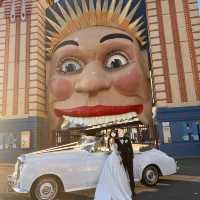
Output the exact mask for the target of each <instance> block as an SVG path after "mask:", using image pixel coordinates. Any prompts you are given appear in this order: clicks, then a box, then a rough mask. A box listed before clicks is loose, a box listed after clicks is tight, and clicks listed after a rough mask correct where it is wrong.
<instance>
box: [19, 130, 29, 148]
mask: <svg viewBox="0 0 200 200" xmlns="http://www.w3.org/2000/svg"><path fill="white" fill-rule="evenodd" d="M30 147H31V132H30V131H22V132H21V149H29V148H30Z"/></svg>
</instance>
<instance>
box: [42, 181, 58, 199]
mask: <svg viewBox="0 0 200 200" xmlns="http://www.w3.org/2000/svg"><path fill="white" fill-rule="evenodd" d="M56 192H57V188H56V186H55V185H53V184H52V183H44V184H42V185H41V186H40V190H39V196H40V198H41V199H43V200H47V199H48V200H49V199H53V197H54V196H55V194H56Z"/></svg>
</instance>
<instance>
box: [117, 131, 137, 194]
mask: <svg viewBox="0 0 200 200" xmlns="http://www.w3.org/2000/svg"><path fill="white" fill-rule="evenodd" d="M115 141H116V143H117V145H118V151H119V152H120V155H121V158H122V163H123V165H124V168H125V170H126V172H128V176H129V179H130V187H131V192H132V198H133V197H134V196H135V191H134V190H135V182H134V176H133V157H134V153H133V148H132V144H131V140H130V138H129V137H128V135H127V133H126V134H124V136H123V137H119V138H116V140H115Z"/></svg>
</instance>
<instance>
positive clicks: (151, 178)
mask: <svg viewBox="0 0 200 200" xmlns="http://www.w3.org/2000/svg"><path fill="white" fill-rule="evenodd" d="M146 176H147V179H148V181H150V182H155V181H156V175H155V173H154V171H153V170H148V171H147V173H146Z"/></svg>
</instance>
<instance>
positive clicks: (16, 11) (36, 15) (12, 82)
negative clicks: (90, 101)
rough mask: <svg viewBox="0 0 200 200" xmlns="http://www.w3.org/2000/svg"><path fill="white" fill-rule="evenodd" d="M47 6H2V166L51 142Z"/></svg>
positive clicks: (26, 1)
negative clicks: (48, 128)
mask: <svg viewBox="0 0 200 200" xmlns="http://www.w3.org/2000/svg"><path fill="white" fill-rule="evenodd" d="M44 16H45V1H38V0H3V1H2V0H1V1H0V161H1V162H10V161H13V162H15V160H16V157H17V156H18V155H19V154H23V153H27V152H30V151H34V150H36V149H39V148H42V147H44V146H45V145H46V142H45V141H48V140H47V139H46V137H48V131H47V108H46V86H45V85H46V84H45V51H44V45H45V35H44V31H45V22H44V18H45V17H44Z"/></svg>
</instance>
